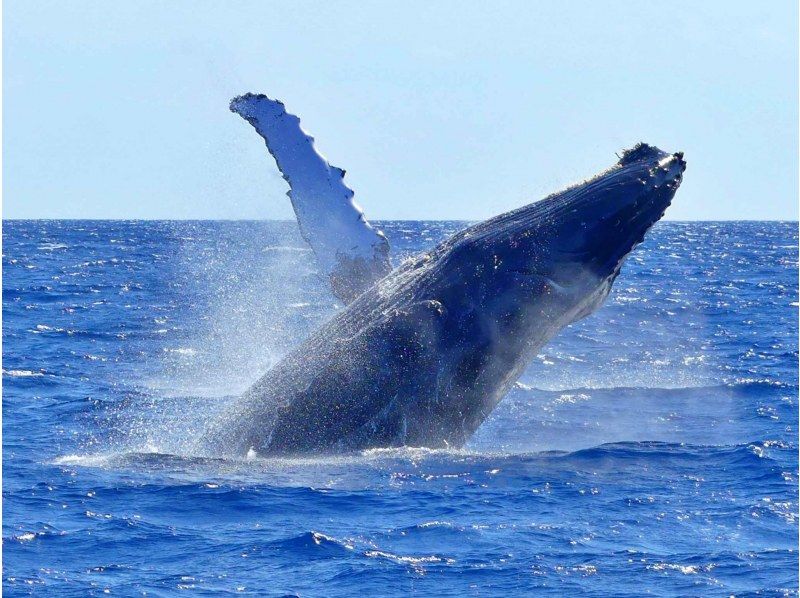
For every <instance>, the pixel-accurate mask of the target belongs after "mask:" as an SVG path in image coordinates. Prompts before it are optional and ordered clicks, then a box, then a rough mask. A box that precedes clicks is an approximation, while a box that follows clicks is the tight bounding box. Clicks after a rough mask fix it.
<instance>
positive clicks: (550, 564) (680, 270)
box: [3, 221, 798, 596]
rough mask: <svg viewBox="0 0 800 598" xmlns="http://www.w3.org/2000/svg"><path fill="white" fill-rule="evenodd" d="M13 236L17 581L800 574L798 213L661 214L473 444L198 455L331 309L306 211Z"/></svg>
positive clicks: (681, 584) (311, 583)
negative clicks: (735, 217) (310, 246)
mask: <svg viewBox="0 0 800 598" xmlns="http://www.w3.org/2000/svg"><path fill="white" fill-rule="evenodd" d="M462 226H463V224H461V223H442V222H395V223H385V226H384V227H385V230H386V232H387V234H388V236H389V238H390V240H391V241H392V244H393V247H394V249H395V252H396V253H395V254H396V255H397V257H398V259H402V257H403V255H408V254H409V253H413V252H416V251H419V250H422V249H425V248H427V247H430V246H431V245H432V244H434V243H435V242H437V241H438V240H440V239H442V238H444V237H445V236H447V235H449V234H451V233H452V232H454V231H455V230H457V229H459V228H460V227H462ZM3 251H4V256H3V586H4V591H5V592H6V595H9V596H13V595H22V594H29V593H30V594H39V593H42V594H45V593H46V594H51V595H59V596H85V595H92V594H98V595H99V594H103V593H106V592H110V593H111V594H118V595H139V594H145V593H147V594H148V595H170V594H172V593H173V592H176V591H178V590H182V589H183V590H187V591H189V593H190V594H196V593H201V592H205V593H207V594H210V593H214V594H216V593H231V594H233V593H250V594H253V595H284V594H297V595H326V596H349V595H352V594H355V593H359V594H363V595H373V596H383V595H406V594H417V595H440V596H461V595H482V596H499V595H526V594H530V593H533V592H536V593H539V594H548V593H549V594H552V595H555V596H564V595H571V594H574V593H579V592H580V593H584V594H588V595H598V596H599V595H617V596H624V595H630V596H638V595H642V594H644V593H650V594H653V595H663V596H668V595H700V594H703V595H706V594H714V595H731V594H735V595H743V594H747V593H750V592H753V591H758V590H763V591H764V593H765V594H766V595H773V594H777V595H781V594H794V593H795V590H796V587H797V582H798V579H797V566H798V562H797V532H798V527H797V525H798V523H797V509H798V496H797V467H798V462H797V423H798V422H797V414H798V405H797V392H798V380H797V357H798V354H797V349H798V347H797V338H798V336H797V335H798V329H797V312H798V303H797V301H798V298H797V259H796V258H797V224H796V223H692V224H682V223H661V224H658V225H657V226H656V227H655V229H654V230H653V231H651V233H650V235H649V236H648V239H647V240H646V242H645V243H644V244H643V245H642V246H641V247H640V248H639V249H637V251H636V252H635V253H634V254H633V255H632V256H631V258H630V259H629V261H628V263H627V265H626V266H625V268H624V270H623V273H622V275H621V276H620V277H619V279H618V280H617V282H616V285H615V290H614V292H613V294H612V295H611V297H610V299H609V301H608V303H607V305H606V306H605V307H604V308H603V309H602V310H601V311H600V312H598V313H597V314H595V315H593V316H592V317H590V318H588V319H587V320H585V321H582V322H580V323H578V324H576V325H573V326H571V327H570V328H568V329H567V330H565V331H564V332H563V333H562V334H561V335H560V336H559V337H558V338H557V339H556V340H555V341H553V342H552V343H551V344H550V345H549V346H547V347H546V348H545V349H544V350H543V351H542V353H541V354H540V355H538V356H537V357H536V359H535V360H534V362H533V363H532V364H531V366H530V367H529V368H528V370H527V371H526V372H525V374H524V376H523V377H522V379H521V380H520V383H519V384H518V385H517V387H516V388H515V389H514V390H513V391H512V392H511V393H510V395H509V396H508V397H506V399H505V400H504V401H503V402H502V403H501V404H500V406H499V407H498V408H497V409H496V411H495V412H494V414H493V415H492V416H491V418H490V419H489V420H488V421H487V422H486V423H485V424H484V425H483V426H482V427H481V428H480V430H479V431H478V433H477V434H476V435H475V437H474V438H473V439H472V441H471V442H470V443H469V445H468V446H467V447H465V448H464V449H463V450H459V451H430V450H425V449H416V448H408V449H400V450H373V451H368V452H366V453H363V454H358V455H349V456H342V457H338V458H333V457H332V458H326V459H258V458H256V459H251V460H242V461H231V460H222V459H216V460H215V459H200V458H197V457H195V456H193V455H192V451H191V447H192V446H193V442H192V441H193V440H194V438H195V437H196V436H197V434H198V433H199V432H200V431H201V430H202V429H203V427H204V426H205V425H206V423H207V422H208V421H209V420H210V419H211V418H212V417H213V415H214V413H216V412H217V411H218V410H219V409H220V408H221V407H222V406H223V405H224V404H225V403H226V402H228V401H230V400H232V398H233V397H235V396H236V395H237V394H238V393H240V392H241V391H242V390H243V389H245V388H246V387H247V386H248V385H249V384H250V383H251V382H253V381H254V380H255V379H256V378H257V377H258V376H259V375H260V374H261V373H263V372H264V371H265V370H266V369H267V368H269V367H270V365H271V364H273V363H274V362H275V361H276V360H277V359H278V358H280V356H281V355H282V354H284V353H285V352H286V351H287V350H288V349H289V348H291V347H293V346H295V345H296V344H297V343H298V342H299V341H300V340H302V339H303V338H304V337H305V336H306V335H307V334H309V332H310V331H312V330H313V329H314V328H315V327H317V326H318V325H319V324H320V323H321V322H322V321H324V320H325V319H327V318H329V317H330V316H331V315H332V314H333V313H334V312H335V310H336V309H338V306H337V305H336V303H335V301H334V300H333V299H332V297H331V296H330V295H329V293H328V292H327V290H326V289H325V287H324V285H322V284H321V283H320V282H319V281H318V280H317V278H316V276H315V271H314V263H313V259H312V255H311V254H310V252H309V251H308V250H307V249H306V247H305V246H304V244H303V243H302V241H301V240H300V238H299V235H298V233H297V231H296V227H295V225H294V224H290V223H254V222H249V223H248V222H194V223H192V222H183V223H176V222H63V221H50V222H44V221H37V222H19V221H18V222H5V223H4V225H3Z"/></svg>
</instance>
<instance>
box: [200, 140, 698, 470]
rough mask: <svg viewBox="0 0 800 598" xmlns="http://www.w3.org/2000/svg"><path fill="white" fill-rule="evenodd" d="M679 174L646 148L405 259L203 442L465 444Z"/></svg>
mask: <svg viewBox="0 0 800 598" xmlns="http://www.w3.org/2000/svg"><path fill="white" fill-rule="evenodd" d="M685 167H686V163H685V162H684V160H683V154H682V153H680V152H679V153H676V154H667V153H665V152H663V151H661V150H659V149H658V148H655V147H653V146H649V145H646V144H639V145H637V146H636V147H634V148H633V149H631V150H628V151H626V152H624V154H623V156H622V158H621V159H620V160H619V162H618V163H617V164H615V165H614V166H613V167H611V168H610V169H609V170H607V171H605V172H603V173H601V174H599V175H597V176H595V177H594V178H592V179H590V180H588V181H585V182H583V183H581V184H578V185H575V186H572V187H570V188H568V189H565V190H564V191H561V192H559V193H555V194H553V195H550V196H549V197H546V198H545V199H543V200H541V201H539V202H536V203H533V204H530V205H528V206H525V207H522V208H519V209H517V210H514V211H512V212H508V213H506V214H502V215H500V216H497V217H495V218H492V219H490V220H487V221H486V222H483V223H481V224H478V225H475V226H472V227H470V228H467V229H466V230H463V231H461V232H459V233H458V234H456V235H453V236H452V237H451V238H449V239H447V240H446V241H444V242H442V243H441V244H440V245H438V246H437V247H435V248H434V249H432V250H431V251H429V252H427V253H423V254H420V255H417V256H416V257H414V258H412V259H410V260H408V261H407V262H405V263H404V264H402V265H401V266H400V267H398V268H397V269H396V270H395V271H393V272H391V273H390V274H388V275H387V276H386V277H385V278H383V279H381V280H380V281H378V282H377V283H376V284H375V285H373V286H372V287H370V288H369V289H368V290H367V291H365V292H364V293H363V294H362V295H361V296H359V297H358V298H357V299H356V300H355V301H353V302H352V303H351V304H350V305H348V306H347V307H346V308H345V309H343V310H342V311H341V312H339V313H338V314H337V315H335V316H334V317H333V318H332V319H331V320H330V321H329V322H328V323H326V324H325V325H323V326H322V327H321V328H320V329H319V330H318V331H317V332H316V333H315V334H313V335H312V336H311V337H310V338H308V339H307V340H306V341H305V342H304V343H302V344H301V345H300V346H299V347H297V348H296V349H294V350H293V351H292V352H291V353H290V354H289V355H287V356H286V357H285V358H284V359H283V360H282V361H280V362H279V363H278V364H276V365H275V366H274V367H273V368H272V369H271V370H270V371H269V372H267V374H265V375H264V376H263V377H262V378H261V379H260V380H259V381H258V382H256V383H255V384H254V385H253V386H252V387H251V388H250V389H249V390H248V391H247V392H246V393H245V394H244V395H243V396H242V397H241V398H240V399H238V400H237V401H235V402H234V403H233V404H231V405H230V406H229V408H228V409H227V410H226V411H225V412H224V413H223V415H222V416H221V417H220V418H219V419H218V420H217V421H215V422H214V423H213V424H212V425H211V426H210V427H209V429H208V430H207V431H206V433H205V435H204V438H203V440H202V443H203V445H204V447H205V450H207V451H208V452H209V453H211V454H216V455H219V454H223V455H230V456H234V455H244V454H247V453H248V452H250V454H252V451H255V452H256V453H257V454H258V455H300V454H326V453H342V452H351V451H357V450H363V449H368V448H374V447H392V446H401V445H408V446H424V447H432V448H435V447H460V446H461V445H463V444H464V443H465V442H466V441H467V440H468V439H469V438H470V436H471V435H472V434H473V433H474V432H475V430H476V429H477V428H478V426H480V424H481V423H482V422H483V421H484V419H486V417H487V416H488V415H489V414H490V413H491V411H492V409H494V407H495V406H496V405H497V403H498V402H499V401H500V400H501V399H502V398H503V396H504V395H505V394H506V392H507V391H508V390H509V389H510V387H511V386H512V385H513V384H514V382H515V381H516V380H517V378H518V377H519V376H520V375H521V373H522V372H523V371H524V369H525V368H526V366H527V365H528V363H529V362H530V360H531V359H532V358H533V357H534V356H535V354H536V352H537V351H538V350H539V349H540V348H541V347H542V345H544V344H545V343H546V342H547V341H548V340H549V339H551V338H552V337H553V336H554V335H555V334H556V333H558V331H559V330H561V329H562V328H563V327H564V326H566V325H568V324H570V323H571V322H574V321H576V320H578V319H580V318H583V317H585V316H587V315H588V314H590V313H592V312H593V311H595V310H596V309H597V308H598V307H599V306H600V305H601V304H602V303H603V301H604V299H605V298H606V296H607V295H608V293H609V291H610V290H611V285H612V283H613V282H614V280H615V278H616V277H617V275H618V274H619V272H620V268H621V266H622V264H623V262H624V260H625V257H626V256H627V255H628V254H629V253H630V251H631V250H633V249H634V248H635V247H636V245H637V244H639V243H640V242H641V241H642V239H643V237H644V235H645V233H646V232H647V230H648V229H649V228H650V227H651V226H652V225H653V224H654V223H655V222H656V221H658V220H659V219H660V218H661V216H663V214H664V211H665V210H666V208H667V206H669V204H670V202H671V201H672V198H673V196H674V195H675V192H676V190H677V189H678V186H679V185H680V183H681V180H682V175H683V172H684V170H685Z"/></svg>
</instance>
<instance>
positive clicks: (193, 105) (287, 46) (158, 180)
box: [3, 0, 798, 220]
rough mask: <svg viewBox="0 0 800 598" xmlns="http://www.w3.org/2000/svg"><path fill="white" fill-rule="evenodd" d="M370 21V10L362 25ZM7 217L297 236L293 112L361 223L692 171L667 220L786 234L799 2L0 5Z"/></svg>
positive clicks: (501, 206)
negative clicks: (654, 169) (779, 224)
mask: <svg viewBox="0 0 800 598" xmlns="http://www.w3.org/2000/svg"><path fill="white" fill-rule="evenodd" d="M361 4H363V5H364V6H360V5H361ZM3 21H4V23H3V34H4V42H3V43H4V53H3V61H4V64H3V66H4V72H3V83H4V115H3V118H4V121H3V124H4V138H3V150H4V151H3V157H4V164H3V173H4V180H3V190H4V204H3V214H4V216H5V217H11V218H31V217H32V218H61V217H66V218H80V217H86V218H291V217H292V212H291V208H290V206H289V203H288V199H287V198H286V197H284V196H283V193H284V191H285V186H284V183H283V181H282V180H281V179H280V177H279V174H278V171H277V169H276V167H275V165H274V164H273V163H272V161H271V158H270V157H269V156H268V154H267V153H266V149H265V148H264V146H263V143H262V141H261V140H260V138H258V137H257V136H256V134H255V132H254V131H252V130H251V129H250V127H249V126H248V125H247V124H246V123H245V122H244V121H242V120H241V119H240V118H239V117H238V116H236V115H234V114H232V113H230V112H228V101H229V99H230V98H231V97H232V96H234V95H237V94H239V93H243V92H246V91H253V92H262V93H266V94H267V95H269V96H270V97H277V98H280V99H282V100H283V101H284V102H285V103H286V106H287V108H288V109H289V111H291V112H294V113H295V114H297V115H299V116H300V117H301V119H302V123H303V126H304V128H305V129H306V130H307V131H308V132H309V133H311V134H312V135H314V136H315V137H316V139H317V147H318V149H320V150H321V152H322V153H323V154H325V155H326V156H327V157H328V159H329V160H330V161H331V163H333V164H335V165H337V166H340V167H342V168H345V169H346V170H347V178H346V181H347V182H348V184H349V185H350V186H351V187H352V188H353V189H354V190H355V192H356V199H357V200H358V201H359V203H360V204H361V205H362V207H363V208H364V209H365V211H366V214H367V217H369V218H370V219H391V218H411V219H417V218H422V219H428V218H452V219H469V220H477V219H483V218H486V217H488V216H491V215H493V214H496V213H499V212H503V211H505V210H509V209H512V208H514V207H517V206H519V205H522V204H523V203H527V202H529V201H532V200H535V199H539V198H540V197H541V196H543V195H545V194H547V193H549V192H551V191H555V190H557V189H558V188H560V187H562V186H564V185H566V184H568V183H570V182H573V181H575V180H577V179H580V178H583V177H585V176H588V175H591V174H593V173H594V172H595V171H597V170H599V169H601V168H604V167H606V166H608V165H610V164H611V163H612V162H614V161H615V159H616V158H615V156H614V152H615V151H619V150H620V149H622V148H624V147H626V146H630V145H632V144H634V143H635V142H637V141H639V140H644V141H648V142H650V143H654V144H656V145H659V146H660V147H662V148H663V149H666V150H670V151H676V150H683V151H685V152H686V159H687V161H688V164H689V165H688V169H687V172H686V178H685V182H684V185H683V187H682V189H681V191H680V192H679V193H678V196H677V197H676V201H675V203H674V205H673V207H672V208H670V210H669V211H668V213H667V216H668V217H671V218H672V219H678V220H686V219H739V218H746V219H797V215H798V204H797V181H798V171H797V163H798V162H797V150H798V148H797V145H798V97H797V89H798V82H797V52H798V50H797V43H798V42H797V22H798V15H797V3H796V2H795V1H794V0H786V1H780V0H775V1H770V2H753V1H752V0H748V1H743V2H739V1H732V0H728V1H724V2H710V1H703V2H698V1H694V0H693V1H675V0H670V1H669V2H622V1H618V2H598V1H591V2H579V1H574V0H573V1H570V2H553V1H547V2H545V1H541V2H533V1H525V2H477V1H472V2H468V1H466V0H462V1H460V2H429V1H426V2H353V3H349V2H321V1H318V2H295V1H286V2H280V3H278V2H243V1H235V2H224V1H222V0H220V1H217V2H200V1H191V2H189V1H175V2H162V1H159V2H146V1H139V0H137V1H136V2H134V1H129V2H122V1H118V2H105V1H103V2H78V1H69V2H62V1H59V2H41V1H31V0H6V1H5V2H4V10H3Z"/></svg>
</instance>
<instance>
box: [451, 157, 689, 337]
mask: <svg viewBox="0 0 800 598" xmlns="http://www.w3.org/2000/svg"><path fill="white" fill-rule="evenodd" d="M685 168H686V162H685V161H684V160H683V154H682V153H681V152H678V153H675V154H668V153H666V152H663V151H661V150H659V149H658V148H656V147H653V146H649V145H646V144H639V145H637V146H636V147H634V148H632V149H630V150H628V151H626V152H624V153H623V155H622V157H621V158H620V160H619V162H617V163H616V164H615V165H614V166H612V167H611V168H610V169H609V170H607V171H605V172H603V173H601V174H600V175H598V176H596V177H594V178H593V179H590V180H588V181H585V182H583V183H580V184H578V185H575V186H573V187H570V188H568V189H566V190H564V191H562V192H559V193H556V194H554V195H551V196H549V197H547V198H545V199H543V200H541V201H539V202H536V203H533V204H531V205H528V206H525V207H523V208H520V209H518V210H515V211H513V212H509V213H507V214H503V215H501V216H498V217H496V218H493V219H491V220H488V221H486V222H484V223H482V224H479V225H477V226H475V227H473V228H471V229H467V230H466V231H464V232H463V233H462V235H460V236H459V237H458V238H457V239H456V240H455V243H454V244H453V245H452V247H451V249H450V252H451V256H450V259H448V262H450V264H451V265H454V264H458V266H457V267H458V269H459V270H461V271H462V272H465V273H473V272H475V273H477V275H475V276H474V277H473V279H474V281H473V282H466V283H464V284H463V285H462V287H466V286H469V287H470V289H469V292H468V293H465V296H469V301H470V302H472V303H473V304H479V305H480V309H481V312H482V313H483V314H485V316H486V318H487V322H488V325H489V326H491V327H493V328H494V329H495V331H496V334H495V336H500V337H502V338H504V339H508V337H509V336H510V335H516V336H519V337H524V338H529V339H531V343H532V344H540V342H541V341H542V340H543V339H546V338H549V337H550V336H552V335H553V334H555V332H557V331H558V330H559V329H561V328H562V327H563V326H566V325H567V324H569V323H571V322H574V321H575V320H578V319H580V318H582V317H584V316H587V315H588V314H590V313H592V312H593V311H595V310H596V309H597V308H598V307H599V306H600V305H601V304H602V303H603V301H604V299H605V298H606V297H607V295H608V293H609V291H610V290H611V286H612V283H613V282H614V280H615V278H616V277H617V275H618V274H619V272H620V268H621V267H622V265H623V263H624V261H625V258H626V257H627V256H628V254H629V253H630V252H631V251H632V250H633V249H634V248H635V247H636V246H637V245H638V244H639V243H641V241H642V240H643V238H644V236H645V233H646V232H647V231H648V230H649V229H650V227H652V226H653V224H655V223H656V222H657V221H658V220H659V219H660V218H661V217H662V216H663V215H664V211H665V210H666V209H667V207H668V206H669V205H670V203H671V201H672V198H673V196H674V195H675V192H676V190H677V189H678V186H679V185H680V183H681V180H682V177H683V172H684V170H685ZM465 278H466V277H462V282H463V280H464V279H465Z"/></svg>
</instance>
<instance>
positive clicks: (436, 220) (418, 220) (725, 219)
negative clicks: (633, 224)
mask: <svg viewBox="0 0 800 598" xmlns="http://www.w3.org/2000/svg"><path fill="white" fill-rule="evenodd" d="M0 220H2V221H3V222H53V221H67V222H297V220H296V219H294V218H69V217H68V218H6V217H2V218H0ZM483 220H486V219H483ZM483 220H467V219H463V218H386V219H381V218H375V219H372V220H370V222H464V223H472V222H483ZM660 222H675V223H680V224H686V223H690V222H794V223H798V224H800V220H798V219H778V218H764V219H760V218H720V219H709V220H700V219H698V220H673V219H662V220H660Z"/></svg>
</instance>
